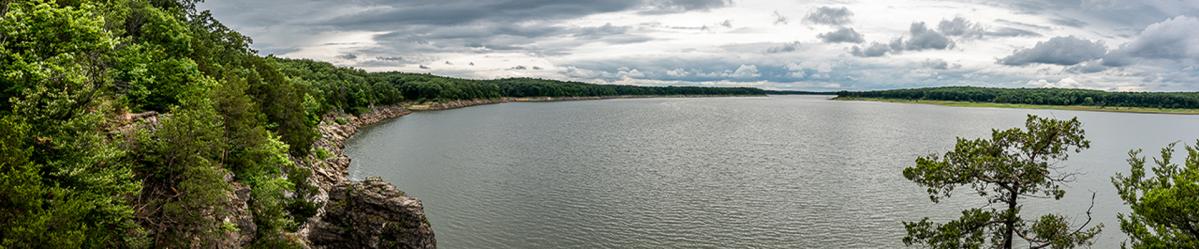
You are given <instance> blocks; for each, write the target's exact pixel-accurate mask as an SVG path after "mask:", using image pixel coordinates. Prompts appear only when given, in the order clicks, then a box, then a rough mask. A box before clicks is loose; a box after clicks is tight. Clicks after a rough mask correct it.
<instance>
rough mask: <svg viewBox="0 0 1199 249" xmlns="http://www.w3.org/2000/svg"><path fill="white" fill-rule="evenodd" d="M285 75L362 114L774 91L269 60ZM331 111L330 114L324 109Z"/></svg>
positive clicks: (330, 103) (331, 104)
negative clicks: (437, 106)
mask: <svg viewBox="0 0 1199 249" xmlns="http://www.w3.org/2000/svg"><path fill="white" fill-rule="evenodd" d="M271 60H272V61H274V62H276V64H277V65H278V66H279V68H280V69H281V70H282V71H283V72H284V74H285V75H287V76H289V77H291V78H292V79H293V80H298V81H300V82H302V84H303V85H307V86H310V87H309V88H310V89H312V90H313V91H314V92H315V94H316V95H318V96H321V98H318V99H321V100H324V101H325V102H326V103H322V105H320V106H322V107H324V108H326V109H329V110H332V109H342V110H349V111H355V110H361V109H362V108H365V107H368V106H371V105H380V104H394V103H398V102H400V101H440V100H456V99H482V98H499V97H567V96H570V97H589V96H621V95H634V96H650V95H654V96H656V95H766V94H768V93H769V92H771V91H766V90H762V89H757V88H748V87H737V88H722V87H691V86H664V87H645V86H628V85H603V84H587V83H580V82H568V81H557V80H547V79H534V78H507V79H496V80H472V79H460V78H451V77H443V76H436V75H430V74H415V73H401V72H382V73H368V72H365V71H362V70H359V69H352V68H345V67H336V66H333V65H332V64H329V63H326V62H320V61H313V60H297V59H283V58H273V57H272V58H271ZM322 111H327V110H322Z"/></svg>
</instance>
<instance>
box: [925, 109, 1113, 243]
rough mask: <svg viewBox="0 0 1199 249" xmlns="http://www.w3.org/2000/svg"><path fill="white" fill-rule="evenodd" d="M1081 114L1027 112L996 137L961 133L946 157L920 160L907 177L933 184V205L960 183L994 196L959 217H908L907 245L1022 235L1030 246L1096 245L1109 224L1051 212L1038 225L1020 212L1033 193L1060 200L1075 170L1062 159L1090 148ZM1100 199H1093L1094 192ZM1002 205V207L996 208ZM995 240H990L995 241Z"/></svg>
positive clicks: (995, 132)
mask: <svg viewBox="0 0 1199 249" xmlns="http://www.w3.org/2000/svg"><path fill="white" fill-rule="evenodd" d="M1090 144H1091V142H1090V141H1089V140H1087V139H1086V137H1085V135H1084V131H1083V129H1082V124H1081V123H1080V122H1079V121H1078V119H1077V118H1074V119H1071V120H1055V119H1048V118H1041V117H1037V116H1033V115H1029V116H1028V120H1027V121H1026V122H1025V128H1024V129H1019V128H1012V129H1007V130H992V132H991V137H990V138H979V139H963V138H958V140H957V144H956V145H955V146H954V148H953V150H951V151H949V152H946V153H945V154H944V155H935V154H934V155H928V156H923V157H919V158H917V159H916V165H915V166H912V167H908V168H904V170H903V176H904V177H905V178H907V179H908V180H911V181H912V182H915V183H916V184H918V185H920V186H922V187H925V188H927V191H928V197H929V199H930V200H932V201H933V202H934V203H938V202H940V201H941V200H942V199H944V198H949V197H950V196H951V194H952V193H953V192H954V190H955V189H957V188H959V187H967V188H970V190H971V191H973V192H974V193H975V194H977V195H978V196H982V197H983V198H985V199H986V201H987V207H985V208H972V209H968V210H964V211H962V216H961V217H960V218H958V219H957V220H952V221H949V222H946V223H935V222H932V221H930V220H929V218H924V219H922V220H920V221H917V222H904V227H905V228H906V229H907V233H908V235H907V237H904V238H903V242H904V244H907V245H914V244H923V245H927V246H929V247H932V248H946V249H948V248H982V247H994V248H1012V247H1013V244H1014V242H1015V239H1016V238H1020V239H1023V240H1024V241H1027V242H1028V243H1029V244H1030V247H1031V248H1045V247H1048V248H1074V247H1078V246H1086V245H1090V243H1091V239H1092V238H1094V237H1095V235H1096V234H1098V233H1099V231H1100V229H1102V225H1097V226H1094V227H1091V228H1085V227H1086V226H1087V225H1088V224H1089V223H1090V220H1091V219H1090V209H1088V210H1087V222H1086V223H1084V224H1082V225H1079V226H1077V228H1075V227H1072V226H1071V225H1070V224H1069V223H1068V222H1067V220H1066V218H1065V217H1063V216H1061V215H1056V214H1047V215H1044V216H1041V217H1040V218H1038V219H1035V220H1033V221H1032V222H1031V223H1029V222H1028V221H1026V220H1024V218H1023V217H1021V216H1020V210H1021V208H1022V207H1023V204H1021V203H1022V202H1021V201H1022V200H1023V199H1026V198H1051V199H1055V200H1057V199H1061V198H1062V197H1063V196H1065V194H1066V192H1065V190H1063V189H1062V184H1063V183H1065V182H1067V181H1070V180H1071V177H1072V174H1070V173H1063V172H1059V171H1060V170H1061V169H1062V168H1061V166H1056V164H1055V163H1056V162H1059V161H1065V160H1066V159H1067V158H1068V157H1069V155H1070V153H1077V152H1080V151H1082V150H1084V149H1087V148H1089V147H1090ZM1092 198H1093V197H1092ZM996 205H997V206H996ZM988 245H989V246H988Z"/></svg>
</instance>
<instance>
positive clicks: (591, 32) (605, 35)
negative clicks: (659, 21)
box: [562, 23, 731, 44]
mask: <svg viewBox="0 0 1199 249" xmlns="http://www.w3.org/2000/svg"><path fill="white" fill-rule="evenodd" d="M730 25H731V24H730ZM632 31H633V27H630V26H613V25H612V24H611V23H606V24H604V25H603V26H598V27H582V28H577V29H572V30H564V32H562V33H563V34H572V35H573V36H575V37H579V38H583V39H586V40H592V41H603V42H607V43H611V44H625V43H637V42H645V41H649V40H650V38H649V37H648V36H645V35H637V34H632V33H631V32H632Z"/></svg>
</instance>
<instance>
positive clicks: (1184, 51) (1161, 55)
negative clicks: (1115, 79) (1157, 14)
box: [1104, 16, 1199, 66]
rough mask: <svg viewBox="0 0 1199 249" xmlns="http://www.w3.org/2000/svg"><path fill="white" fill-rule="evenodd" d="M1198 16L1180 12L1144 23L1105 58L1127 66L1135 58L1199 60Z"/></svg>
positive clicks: (1108, 61)
mask: <svg viewBox="0 0 1199 249" xmlns="http://www.w3.org/2000/svg"><path fill="white" fill-rule="evenodd" d="M1196 28H1199V18H1195V17H1189V16H1178V17H1174V18H1170V19H1168V20H1165V21H1162V22H1159V23H1154V24H1151V25H1149V26H1148V27H1145V30H1143V31H1141V34H1140V35H1138V36H1137V37H1135V38H1133V40H1132V41H1129V42H1128V43H1125V44H1124V45H1120V47H1119V48H1117V49H1115V50H1114V51H1112V52H1111V54H1109V55H1108V56H1106V57H1105V58H1104V64H1106V65H1109V66H1124V65H1128V64H1130V63H1132V60H1134V59H1167V60H1191V61H1190V62H1193V63H1199V33H1196V32H1195V31H1196Z"/></svg>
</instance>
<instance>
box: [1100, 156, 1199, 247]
mask: <svg viewBox="0 0 1199 249" xmlns="http://www.w3.org/2000/svg"><path fill="white" fill-rule="evenodd" d="M1174 147H1175V146H1174V144H1171V145H1170V146H1166V147H1165V148H1162V150H1161V156H1160V157H1157V158H1153V164H1154V167H1152V168H1151V171H1146V170H1145V157H1143V156H1141V151H1140V150H1133V151H1131V152H1129V153H1128V157H1129V158H1128V164H1129V166H1130V168H1131V169H1130V171H1129V172H1128V174H1127V175H1126V174H1123V173H1119V174H1116V176H1115V177H1112V184H1114V185H1115V186H1116V190H1117V191H1118V192H1119V193H1120V199H1122V200H1124V203H1125V204H1127V205H1128V206H1130V207H1131V209H1132V212H1131V213H1127V214H1119V215H1118V217H1117V218H1119V219H1120V230H1121V231H1124V233H1125V234H1128V237H1129V239H1130V241H1128V242H1129V243H1128V244H1125V245H1124V247H1125V248H1199V144H1197V145H1196V146H1186V149H1185V150H1184V152H1186V158H1185V160H1183V163H1182V165H1179V164H1177V163H1174V161H1172V160H1173V159H1174Z"/></svg>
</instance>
